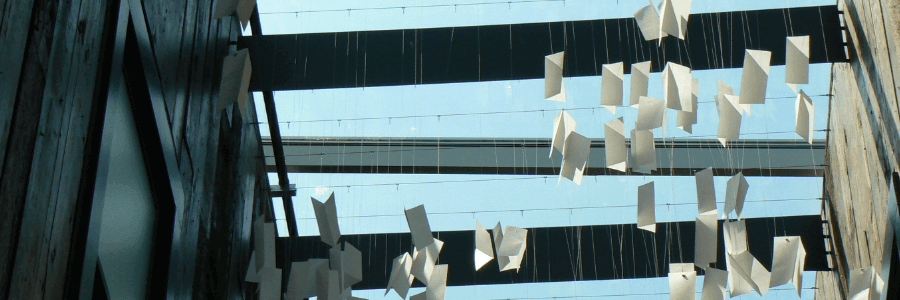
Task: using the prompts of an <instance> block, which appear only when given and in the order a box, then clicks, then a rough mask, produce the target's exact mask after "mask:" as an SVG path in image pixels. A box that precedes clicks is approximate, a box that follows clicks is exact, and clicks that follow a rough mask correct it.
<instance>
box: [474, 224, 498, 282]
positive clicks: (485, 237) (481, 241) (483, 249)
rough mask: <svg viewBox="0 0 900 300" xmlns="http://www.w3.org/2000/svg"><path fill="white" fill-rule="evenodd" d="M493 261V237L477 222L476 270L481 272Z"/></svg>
mask: <svg viewBox="0 0 900 300" xmlns="http://www.w3.org/2000/svg"><path fill="white" fill-rule="evenodd" d="M493 259H494V248H493V246H492V245H491V235H490V233H488V231H487V229H485V228H484V226H483V225H481V222H478V221H475V270H476V271H478V270H480V269H481V267H483V266H484V265H485V264H487V263H488V262H490V261H491V260H493Z"/></svg>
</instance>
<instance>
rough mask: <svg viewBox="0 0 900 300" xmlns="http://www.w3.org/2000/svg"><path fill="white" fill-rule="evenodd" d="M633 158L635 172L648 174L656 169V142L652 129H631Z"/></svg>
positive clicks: (632, 164)
mask: <svg viewBox="0 0 900 300" xmlns="http://www.w3.org/2000/svg"><path fill="white" fill-rule="evenodd" d="M631 160H632V163H631V166H632V167H631V168H632V170H634V171H635V172H640V173H644V174H648V173H650V172H651V171H656V142H655V141H654V140H653V132H652V131H646V130H632V131H631Z"/></svg>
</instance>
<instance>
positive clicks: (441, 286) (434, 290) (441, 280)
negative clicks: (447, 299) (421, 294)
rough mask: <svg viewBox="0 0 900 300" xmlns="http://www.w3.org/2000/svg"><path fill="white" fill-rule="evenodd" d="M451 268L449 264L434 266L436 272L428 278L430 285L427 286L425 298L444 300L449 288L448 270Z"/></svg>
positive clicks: (427, 299)
mask: <svg viewBox="0 0 900 300" xmlns="http://www.w3.org/2000/svg"><path fill="white" fill-rule="evenodd" d="M448 270H449V266H448V265H437V266H434V274H432V275H431V276H432V277H431V279H429V280H428V285H427V286H425V299H426V300H443V299H444V294H445V292H446V290H447V271H448Z"/></svg>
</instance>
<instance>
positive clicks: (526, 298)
mask: <svg viewBox="0 0 900 300" xmlns="http://www.w3.org/2000/svg"><path fill="white" fill-rule="evenodd" d="M802 289H804V290H818V289H819V288H817V287H805V288H802ZM769 291H794V289H793V288H773V289H769ZM695 293H697V294H700V293H701V292H695ZM668 294H669V293H665V292H660V293H635V294H607V295H593V296H587V295H578V296H548V297H515V298H493V299H491V300H510V299H523V300H528V299H570V298H604V297H633V296H658V295H668Z"/></svg>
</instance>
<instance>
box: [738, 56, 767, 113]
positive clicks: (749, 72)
mask: <svg viewBox="0 0 900 300" xmlns="http://www.w3.org/2000/svg"><path fill="white" fill-rule="evenodd" d="M771 60H772V52H769V51H763V50H749V49H748V50H746V52H745V53H744V70H743V72H742V73H741V97H740V103H741V104H765V103H766V85H767V84H768V80H769V64H770V63H771Z"/></svg>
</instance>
